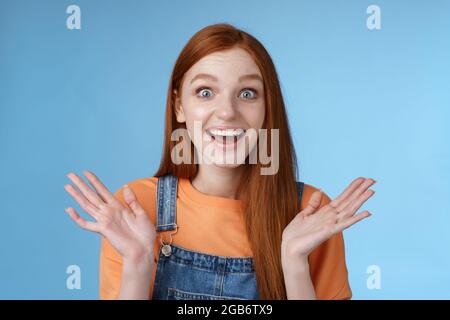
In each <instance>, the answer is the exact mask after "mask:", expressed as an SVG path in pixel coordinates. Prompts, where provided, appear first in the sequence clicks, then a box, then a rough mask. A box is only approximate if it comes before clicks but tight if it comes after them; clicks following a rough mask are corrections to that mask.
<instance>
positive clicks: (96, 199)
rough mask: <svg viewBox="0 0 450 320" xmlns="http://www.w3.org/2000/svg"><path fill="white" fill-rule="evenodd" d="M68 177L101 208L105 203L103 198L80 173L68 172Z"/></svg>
mask: <svg viewBox="0 0 450 320" xmlns="http://www.w3.org/2000/svg"><path fill="white" fill-rule="evenodd" d="M67 178H69V179H70V180H71V181H72V182H73V183H74V184H75V185H76V186H77V187H78V189H79V190H80V191H81V192H82V193H83V195H84V196H85V197H86V198H87V199H88V200H89V201H90V202H91V203H92V204H93V205H94V206H96V207H97V208H99V209H100V207H101V206H102V205H104V204H105V203H104V202H103V200H102V199H100V197H99V196H98V194H97V193H96V192H94V191H93V190H92V189H91V188H89V186H88V185H87V184H86V183H85V182H84V181H83V179H81V178H80V177H79V176H78V175H76V174H75V173H72V172H71V173H69V174H67Z"/></svg>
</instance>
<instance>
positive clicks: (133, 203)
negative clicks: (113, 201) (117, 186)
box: [123, 184, 145, 215]
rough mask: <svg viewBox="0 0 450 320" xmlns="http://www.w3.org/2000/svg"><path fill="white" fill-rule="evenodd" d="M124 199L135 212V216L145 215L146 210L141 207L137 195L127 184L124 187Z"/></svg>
mask: <svg viewBox="0 0 450 320" xmlns="http://www.w3.org/2000/svg"><path fill="white" fill-rule="evenodd" d="M123 187H124V188H123V197H124V199H125V202H126V203H127V204H128V206H129V207H130V208H131V210H133V213H134V214H135V215H140V214H143V213H145V211H144V209H142V207H141V205H140V204H139V202H138V201H137V198H136V195H135V194H134V192H133V190H131V188H130V187H129V186H128V185H127V184H126V185H124V186H123Z"/></svg>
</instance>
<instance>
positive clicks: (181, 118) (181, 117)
mask: <svg viewBox="0 0 450 320" xmlns="http://www.w3.org/2000/svg"><path fill="white" fill-rule="evenodd" d="M173 100H174V102H175V116H176V118H177V121H178V122H180V123H183V122H186V117H185V116H184V111H183V106H182V105H181V97H180V96H179V95H178V91H177V90H176V89H174V90H173Z"/></svg>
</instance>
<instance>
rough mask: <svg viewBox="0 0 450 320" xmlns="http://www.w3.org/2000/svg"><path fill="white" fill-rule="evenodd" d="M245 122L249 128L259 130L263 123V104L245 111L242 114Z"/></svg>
mask: <svg viewBox="0 0 450 320" xmlns="http://www.w3.org/2000/svg"><path fill="white" fill-rule="evenodd" d="M243 117H244V118H245V121H246V122H247V123H248V124H249V125H250V127H252V128H255V129H260V128H261V127H262V125H263V123H264V118H265V105H264V103H261V104H258V105H255V106H254V108H250V109H248V110H246V111H245V112H244V114H243Z"/></svg>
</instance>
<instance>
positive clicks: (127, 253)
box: [64, 171, 156, 261]
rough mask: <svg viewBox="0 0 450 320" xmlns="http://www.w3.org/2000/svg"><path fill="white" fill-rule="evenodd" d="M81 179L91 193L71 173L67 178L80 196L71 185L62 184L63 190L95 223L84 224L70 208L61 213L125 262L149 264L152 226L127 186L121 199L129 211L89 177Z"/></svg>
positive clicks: (151, 247) (89, 173)
mask: <svg viewBox="0 0 450 320" xmlns="http://www.w3.org/2000/svg"><path fill="white" fill-rule="evenodd" d="M84 175H85V176H86V178H87V179H88V181H89V182H90V183H91V185H92V186H93V187H94V189H95V191H94V190H92V189H91V188H90V187H89V186H88V185H87V184H86V183H85V182H84V181H83V179H81V178H80V177H79V176H78V175H76V174H74V173H69V174H68V175H67V177H68V178H69V179H70V180H71V181H72V182H73V183H74V184H75V185H76V186H77V187H78V189H79V190H80V191H81V193H80V192H79V191H78V190H77V189H75V188H74V187H73V186H72V185H71V184H66V185H65V186H64V188H65V189H66V191H67V192H68V193H69V194H70V195H71V196H72V197H73V198H74V199H75V201H77V202H78V204H79V205H80V206H81V208H83V210H84V211H85V212H86V213H88V214H89V215H90V216H91V217H93V218H94V219H95V220H96V221H95V222H93V221H87V220H85V219H83V218H82V217H80V215H79V214H78V213H77V211H76V210H75V209H74V208H72V207H69V208H66V209H65V211H66V212H67V213H68V214H69V215H70V217H71V218H72V220H74V221H75V222H76V223H77V224H78V225H79V226H80V227H81V228H83V229H85V230H89V231H93V232H97V233H99V234H101V235H103V236H104V237H105V238H107V239H108V241H109V242H110V243H111V245H112V246H113V247H114V248H115V249H116V250H117V251H118V252H119V253H120V254H121V256H122V258H124V259H127V260H129V261H141V260H142V259H150V261H153V246H154V241H155V239H156V229H155V225H154V224H153V223H152V222H151V221H150V218H149V216H148V214H147V213H146V212H145V210H144V209H143V208H142V207H141V206H140V205H139V202H138V201H137V199H136V196H135V195H134V193H133V191H132V190H131V188H130V187H129V186H127V185H125V186H124V188H123V196H124V199H125V201H126V203H127V205H128V206H129V207H130V208H131V210H130V209H128V208H127V207H126V206H124V205H123V204H122V203H121V202H120V201H119V200H117V199H116V198H115V197H114V195H113V194H112V193H111V192H110V191H109V190H108V189H107V188H106V187H105V186H104V184H103V183H102V182H101V181H100V180H99V179H98V178H97V177H96V176H95V175H94V174H93V173H91V172H89V171H84Z"/></svg>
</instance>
